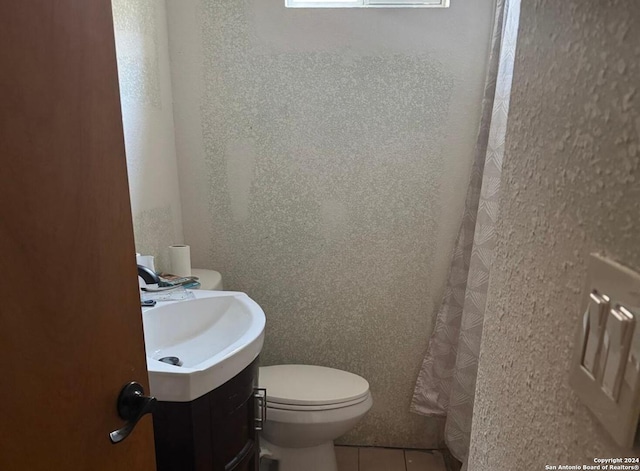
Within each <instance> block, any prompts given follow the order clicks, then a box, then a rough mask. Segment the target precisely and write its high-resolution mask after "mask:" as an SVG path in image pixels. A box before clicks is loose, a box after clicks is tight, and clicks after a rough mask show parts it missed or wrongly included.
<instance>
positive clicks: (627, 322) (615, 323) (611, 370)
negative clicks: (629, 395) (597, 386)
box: [602, 306, 635, 401]
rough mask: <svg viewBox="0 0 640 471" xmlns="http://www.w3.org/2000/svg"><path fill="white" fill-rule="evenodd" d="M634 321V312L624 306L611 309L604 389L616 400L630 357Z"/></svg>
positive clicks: (607, 336)
mask: <svg viewBox="0 0 640 471" xmlns="http://www.w3.org/2000/svg"><path fill="white" fill-rule="evenodd" d="M634 321H635V319H634V316H633V314H632V313H631V312H629V311H628V310H627V309H625V308H624V307H622V306H618V307H616V308H613V309H611V310H610V311H609V317H608V318H607V327H606V329H605V332H604V339H603V349H602V356H603V358H605V360H604V370H603V372H602V389H603V390H604V392H606V393H607V394H608V395H609V397H611V398H612V399H613V400H614V401H617V400H618V393H619V391H620V383H621V381H622V377H623V374H624V368H625V366H626V364H627V359H628V357H629V347H630V344H631V334H632V333H633V327H634V324H635V322H634Z"/></svg>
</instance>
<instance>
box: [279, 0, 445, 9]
mask: <svg viewBox="0 0 640 471" xmlns="http://www.w3.org/2000/svg"><path fill="white" fill-rule="evenodd" d="M449 6H450V0H338V1H331V0H326V1H325V0H285V7H287V8H449Z"/></svg>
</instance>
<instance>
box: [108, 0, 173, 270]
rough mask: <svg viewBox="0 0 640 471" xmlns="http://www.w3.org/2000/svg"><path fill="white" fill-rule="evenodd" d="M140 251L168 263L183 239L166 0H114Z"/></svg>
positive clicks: (119, 72)
mask: <svg viewBox="0 0 640 471" xmlns="http://www.w3.org/2000/svg"><path fill="white" fill-rule="evenodd" d="M112 7H113V16H114V18H113V19H114V26H115V35H116V46H117V55H118V74H119V80H120V95H121V100H122V115H123V116H122V117H123V124H124V134H125V146H126V151H127V167H128V173H129V187H130V192H131V209H132V212H133V224H134V231H135V239H136V250H137V251H138V252H141V253H143V254H151V255H155V256H156V257H158V258H157V263H156V264H157V265H158V267H159V268H169V267H168V253H167V249H166V248H167V247H168V246H169V245H170V244H174V243H179V242H181V241H182V220H181V208H180V194H179V192H178V169H177V162H176V151H175V141H174V127H173V109H172V98H171V75H170V72H169V48H168V44H167V41H168V39H167V19H166V9H165V4H164V2H158V1H156V0H113V1H112Z"/></svg>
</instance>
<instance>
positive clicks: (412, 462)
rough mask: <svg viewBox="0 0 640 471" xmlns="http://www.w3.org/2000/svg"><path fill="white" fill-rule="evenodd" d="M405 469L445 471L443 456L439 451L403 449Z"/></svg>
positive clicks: (413, 470)
mask: <svg viewBox="0 0 640 471" xmlns="http://www.w3.org/2000/svg"><path fill="white" fill-rule="evenodd" d="M404 456H405V460H406V462H407V471H446V469H447V468H446V467H445V464H444V458H443V456H442V453H440V452H439V451H418V450H405V452H404Z"/></svg>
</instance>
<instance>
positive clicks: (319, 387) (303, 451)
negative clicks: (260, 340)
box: [259, 365, 373, 471]
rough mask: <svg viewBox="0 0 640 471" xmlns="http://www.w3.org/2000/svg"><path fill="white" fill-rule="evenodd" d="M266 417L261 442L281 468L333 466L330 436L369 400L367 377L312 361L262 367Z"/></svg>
mask: <svg viewBox="0 0 640 471" xmlns="http://www.w3.org/2000/svg"><path fill="white" fill-rule="evenodd" d="M259 378H260V379H259V383H260V387H261V388H265V389H266V391H267V392H266V394H267V401H266V404H267V417H266V422H265V424H264V429H263V432H262V438H261V443H262V448H263V451H264V453H266V454H267V456H269V457H270V458H271V459H275V460H277V461H278V469H279V471H337V465H336V457H335V452H334V449H333V440H335V439H336V438H338V437H340V436H341V435H344V434H345V433H346V432H348V431H349V430H351V429H352V428H353V427H354V426H355V425H356V424H357V423H358V422H359V421H360V419H362V417H363V416H364V415H365V414H366V413H367V411H368V410H369V409H370V408H371V406H372V405H373V399H372V397H371V393H370V392H369V383H368V382H367V381H366V380H365V379H364V378H362V377H360V376H358V375H355V374H353V373H348V372H346V371H341V370H336V369H333V368H326V367H323V366H311V365H275V366H266V367H262V368H260V376H259Z"/></svg>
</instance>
